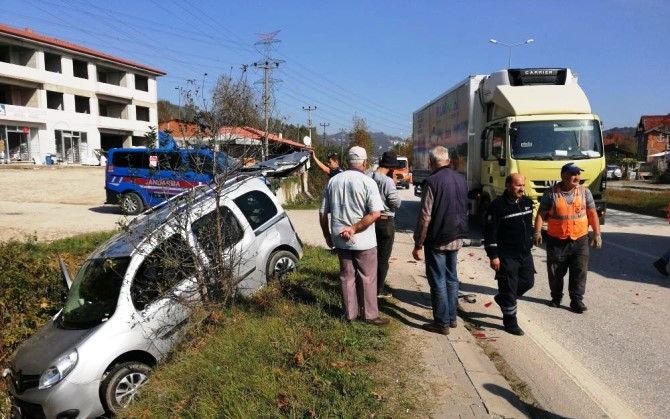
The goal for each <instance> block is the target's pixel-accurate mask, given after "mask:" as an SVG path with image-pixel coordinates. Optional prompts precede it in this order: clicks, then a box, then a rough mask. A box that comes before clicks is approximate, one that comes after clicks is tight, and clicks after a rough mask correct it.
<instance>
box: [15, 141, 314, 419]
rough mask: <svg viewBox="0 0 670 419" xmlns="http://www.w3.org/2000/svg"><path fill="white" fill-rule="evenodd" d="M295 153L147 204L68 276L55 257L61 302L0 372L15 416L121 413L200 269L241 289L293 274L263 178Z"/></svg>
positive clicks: (162, 347)
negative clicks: (64, 291)
mask: <svg viewBox="0 0 670 419" xmlns="http://www.w3.org/2000/svg"><path fill="white" fill-rule="evenodd" d="M300 154H301V156H302V157H301V156H298V157H295V156H294V158H293V159H290V158H289V159H281V158H280V159H275V161H274V162H272V161H270V162H269V163H268V162H264V163H263V164H261V165H259V166H256V167H255V168H251V169H250V170H251V171H252V172H253V173H248V174H239V175H237V176H235V177H234V178H232V179H228V180H226V181H225V183H223V186H222V187H221V188H220V189H218V191H220V192H219V193H217V192H216V190H215V189H214V188H211V187H209V188H208V187H206V186H201V187H198V188H196V189H193V190H190V191H187V192H184V193H183V194H182V195H179V196H177V197H174V198H172V199H171V200H169V201H166V202H165V203H163V204H161V205H159V206H158V207H154V208H152V209H150V210H148V211H147V212H145V213H144V214H143V215H140V216H139V217H137V218H135V219H134V220H132V221H131V222H130V223H129V225H128V226H127V228H125V229H123V231H121V232H119V233H117V234H116V235H115V236H114V237H112V238H110V239H109V240H108V241H107V242H105V243H104V244H103V245H101V246H100V247H99V248H97V249H96V250H95V251H94V252H93V253H92V254H91V255H90V256H89V257H88V259H87V260H86V261H85V262H84V263H83V265H82V267H81V268H80V269H79V271H78V273H77V275H76V277H75V278H74V280H72V281H71V280H70V277H69V274H68V271H67V267H66V266H65V264H64V263H63V262H62V260H61V268H62V270H63V278H64V280H65V282H66V283H67V284H68V286H69V288H70V289H69V293H68V296H67V300H66V302H65V305H64V306H63V308H62V309H61V311H59V312H58V313H57V314H56V315H55V316H54V317H53V318H52V319H51V320H50V321H48V322H47V323H46V324H45V325H44V326H43V327H42V328H41V329H40V330H38V331H37V332H36V333H35V334H34V335H33V336H32V337H30V338H29V339H28V340H27V341H26V342H24V343H23V345H21V346H20V347H19V348H18V349H17V350H16V351H15V353H14V354H13V356H12V358H11V359H10V361H9V368H7V369H6V370H5V371H4V373H3V376H4V377H5V378H6V379H8V380H9V387H10V396H11V399H12V403H13V406H12V408H13V415H14V416H15V417H28V418H94V417H98V416H101V415H117V414H118V413H119V412H120V411H122V410H123V409H124V408H125V407H127V406H128V405H129V404H130V403H131V402H132V401H133V399H134V397H135V396H136V393H137V391H138V390H139V389H140V388H141V387H142V386H143V384H145V383H146V382H147V379H148V376H149V374H150V371H151V369H152V368H153V367H154V366H155V365H156V364H157V363H159V362H160V361H162V360H163V359H165V357H166V356H167V355H168V354H169V353H170V350H171V349H172V348H173V347H174V345H175V344H176V343H177V341H178V340H179V338H180V337H181V336H182V335H183V333H182V332H183V330H184V326H185V324H186V322H187V321H188V317H189V315H190V313H192V310H193V307H194V306H193V303H195V304H198V303H199V302H200V301H202V293H203V290H202V287H201V286H199V285H200V284H199V282H198V279H197V278H198V275H197V273H198V272H201V271H198V270H199V269H200V270H203V269H212V268H216V266H214V265H215V264H216V261H217V260H218V261H221V260H227V261H228V262H230V263H228V264H227V265H226V266H227V268H228V269H230V275H231V277H232V278H235V281H234V282H233V283H234V284H235V285H234V287H235V290H234V292H235V293H236V294H239V295H249V294H251V293H253V292H255V291H256V290H258V289H260V288H262V287H264V286H265V285H266V284H267V283H268V281H271V280H278V279H281V278H283V277H285V276H286V275H287V274H288V273H289V272H291V271H292V270H294V269H295V268H296V265H297V262H298V260H299V259H300V258H301V257H302V254H303V246H302V242H301V240H300V238H299V237H298V235H297V234H296V232H295V230H294V228H293V225H292V224H291V221H290V220H289V218H288V216H287V214H286V212H285V211H284V210H283V208H282V207H281V205H280V204H279V202H278V201H277V198H276V197H275V196H274V194H273V193H272V191H271V190H270V189H269V188H268V187H267V184H266V182H265V180H263V178H262V177H260V176H259V174H262V175H263V176H264V177H271V176H272V175H273V173H275V174H279V175H286V174H288V173H290V172H291V171H292V170H293V169H295V168H296V167H299V166H301V165H303V164H304V163H305V162H306V161H307V160H308V158H309V154H308V153H300ZM254 170H255V172H254ZM219 232H220V233H221V234H217V233H219ZM217 238H218V240H221V238H223V243H220V242H217V241H216V240H217ZM222 248H223V249H224V250H223V253H224V254H223V255H222V254H221V253H222V252H221V251H220V250H217V249H222ZM234 255H238V256H239V257H237V258H235V260H234V261H231V260H232V258H234ZM222 258H223V259H222ZM208 272H209V271H208ZM202 277H203V275H200V278H202Z"/></svg>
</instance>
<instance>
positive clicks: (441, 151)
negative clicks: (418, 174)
mask: <svg viewBox="0 0 670 419" xmlns="http://www.w3.org/2000/svg"><path fill="white" fill-rule="evenodd" d="M428 158H429V159H430V161H431V162H433V163H446V162H448V161H449V150H448V149H447V148H446V147H442V146H441V145H438V146H435V147H433V148H431V149H430V152H429V153H428Z"/></svg>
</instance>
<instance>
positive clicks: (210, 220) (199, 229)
mask: <svg viewBox="0 0 670 419" xmlns="http://www.w3.org/2000/svg"><path fill="white" fill-rule="evenodd" d="M216 214H217V213H216V211H212V212H210V213H209V214H207V215H205V216H203V217H201V218H200V219H199V220H197V221H196V222H194V223H193V225H192V227H193V233H194V234H195V236H196V237H197V238H198V243H200V246H201V247H202V249H203V251H204V252H205V254H206V255H207V258H208V259H209V260H216V255H215V252H217V250H218V249H220V247H219V246H217V240H218V234H217V231H216ZM219 214H220V216H221V233H222V234H221V240H222V243H221V244H222V246H223V249H227V248H229V247H231V246H234V245H235V244H237V243H238V242H239V241H240V240H242V237H243V236H244V232H243V231H242V226H241V225H240V222H239V221H238V220H237V218H235V215H234V214H233V212H232V211H231V210H230V208H228V207H226V206H223V207H220V208H219Z"/></svg>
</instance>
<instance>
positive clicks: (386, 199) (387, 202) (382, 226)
mask: <svg viewBox="0 0 670 419" xmlns="http://www.w3.org/2000/svg"><path fill="white" fill-rule="evenodd" d="M396 167H398V156H396V154H395V153H394V152H392V151H386V152H385V153H384V154H382V158H381V160H379V167H378V168H377V170H375V171H374V172H372V174H370V177H372V179H373V180H374V181H375V182H376V183H377V186H378V187H379V194H380V195H381V197H382V202H383V203H384V209H383V210H382V212H381V216H380V217H379V219H377V221H376V222H375V234H376V235H377V297H389V296H391V293H390V292H389V291H388V290H387V289H385V287H384V284H385V282H386V275H387V273H388V270H389V259H390V258H391V252H392V251H393V241H394V239H395V212H396V210H397V209H398V208H399V207H400V202H401V201H400V197H399V196H398V190H397V189H396V186H395V181H394V180H393V169H395V168H396Z"/></svg>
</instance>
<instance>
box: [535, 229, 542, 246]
mask: <svg viewBox="0 0 670 419" xmlns="http://www.w3.org/2000/svg"><path fill="white" fill-rule="evenodd" d="M533 244H534V245H535V246H539V245H541V244H542V232H541V231H536V232H535V233H533Z"/></svg>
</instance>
